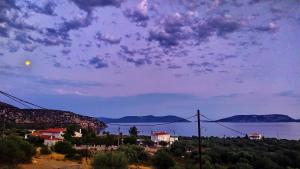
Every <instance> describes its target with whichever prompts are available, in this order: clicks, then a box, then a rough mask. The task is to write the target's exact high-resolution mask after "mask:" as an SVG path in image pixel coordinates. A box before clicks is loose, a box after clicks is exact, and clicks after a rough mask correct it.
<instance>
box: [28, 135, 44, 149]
mask: <svg viewBox="0 0 300 169" xmlns="http://www.w3.org/2000/svg"><path fill="white" fill-rule="evenodd" d="M27 141H28V142H29V143H31V144H33V145H35V146H37V147H40V146H42V145H43V144H44V139H43V138H41V137H38V136H28V138H27Z"/></svg>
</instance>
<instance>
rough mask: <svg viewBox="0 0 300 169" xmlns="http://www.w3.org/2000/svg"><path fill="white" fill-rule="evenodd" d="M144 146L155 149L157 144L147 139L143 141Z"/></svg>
mask: <svg viewBox="0 0 300 169" xmlns="http://www.w3.org/2000/svg"><path fill="white" fill-rule="evenodd" d="M143 144H144V145H145V146H149V147H153V146H154V144H155V143H154V141H152V140H150V139H145V140H144V141H143Z"/></svg>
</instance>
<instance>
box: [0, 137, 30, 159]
mask: <svg viewBox="0 0 300 169" xmlns="http://www.w3.org/2000/svg"><path fill="white" fill-rule="evenodd" d="M34 154H35V148H34V146H33V145H31V144H30V143H28V142H26V141H24V140H22V139H20V138H17V137H8V138H3V139H0V163H4V164H7V163H9V164H16V163H21V162H30V161H31V158H32V156H33V155H34Z"/></svg>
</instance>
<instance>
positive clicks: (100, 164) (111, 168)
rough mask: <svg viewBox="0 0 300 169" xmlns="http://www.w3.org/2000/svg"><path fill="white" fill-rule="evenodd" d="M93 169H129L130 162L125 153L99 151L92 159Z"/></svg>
mask: <svg viewBox="0 0 300 169" xmlns="http://www.w3.org/2000/svg"><path fill="white" fill-rule="evenodd" d="M92 167H93V169H127V168H128V162H127V158H126V156H125V154H124V153H122V152H109V153H98V154H96V155H95V156H94V158H93V161H92Z"/></svg>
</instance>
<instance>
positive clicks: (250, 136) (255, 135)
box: [249, 133, 262, 140]
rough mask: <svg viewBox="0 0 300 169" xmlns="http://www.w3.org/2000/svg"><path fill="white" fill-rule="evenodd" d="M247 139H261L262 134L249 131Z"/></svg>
mask: <svg viewBox="0 0 300 169" xmlns="http://www.w3.org/2000/svg"><path fill="white" fill-rule="evenodd" d="M249 139H250V140H261V139H262V135H261V134H259V133H250V134H249Z"/></svg>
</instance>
